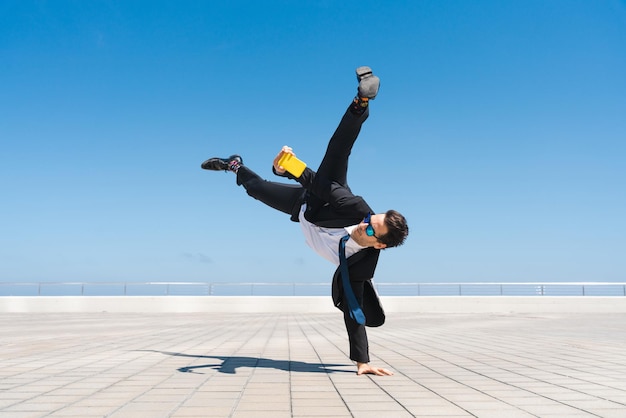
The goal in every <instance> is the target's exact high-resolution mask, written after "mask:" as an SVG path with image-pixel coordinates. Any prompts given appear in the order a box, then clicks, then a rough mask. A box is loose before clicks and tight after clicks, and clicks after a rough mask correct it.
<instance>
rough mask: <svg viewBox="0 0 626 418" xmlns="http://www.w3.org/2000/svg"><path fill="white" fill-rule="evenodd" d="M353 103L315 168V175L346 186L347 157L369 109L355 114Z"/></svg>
mask: <svg viewBox="0 0 626 418" xmlns="http://www.w3.org/2000/svg"><path fill="white" fill-rule="evenodd" d="M352 108H353V105H352V104H351V105H350V107H349V108H348V109H347V110H346V112H345V113H344V115H343V117H342V118H341V122H339V126H338V127H337V129H336V130H335V133H334V134H333V136H332V137H331V138H330V141H329V142H328V147H327V148H326V153H325V154H324V158H323V159H322V162H321V164H320V166H319V168H318V169H317V175H318V176H319V177H321V178H324V179H325V180H327V181H329V182H333V181H335V182H337V183H339V184H341V185H343V186H346V187H347V186H348V180H347V173H348V157H349V156H350V153H351V152H352V146H353V145H354V142H355V141H356V139H357V137H358V136H359V132H361V125H363V122H365V120H366V119H367V117H368V116H369V109H365V111H364V112H363V113H362V114H355V113H354V112H353V110H352Z"/></svg>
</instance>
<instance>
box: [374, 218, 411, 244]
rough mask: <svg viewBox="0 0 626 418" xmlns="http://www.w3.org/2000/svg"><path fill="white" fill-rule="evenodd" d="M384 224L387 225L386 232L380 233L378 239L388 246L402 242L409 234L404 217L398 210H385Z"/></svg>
mask: <svg viewBox="0 0 626 418" xmlns="http://www.w3.org/2000/svg"><path fill="white" fill-rule="evenodd" d="M385 225H386V226H387V233H386V234H384V235H381V236H380V237H379V238H378V241H380V242H382V243H383V244H386V245H387V247H388V248H391V247H398V246H400V245H402V244H404V240H405V239H406V237H407V236H408V235H409V226H408V225H407V224H406V218H405V217H404V216H402V214H401V213H400V212H397V211H395V210H393V209H391V210H388V211H387V212H385Z"/></svg>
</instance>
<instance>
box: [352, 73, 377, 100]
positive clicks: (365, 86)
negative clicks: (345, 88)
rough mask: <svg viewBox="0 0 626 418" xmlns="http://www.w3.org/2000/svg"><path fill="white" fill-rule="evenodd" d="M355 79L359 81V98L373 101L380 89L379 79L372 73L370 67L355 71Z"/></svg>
mask: <svg viewBox="0 0 626 418" xmlns="http://www.w3.org/2000/svg"><path fill="white" fill-rule="evenodd" d="M356 79H357V80H359V97H361V98H366V99H370V100H371V99H374V98H375V97H376V95H377V94H378V88H379V87H380V78H378V77H376V76H375V75H374V74H373V73H372V69H371V68H370V67H359V68H357V69H356Z"/></svg>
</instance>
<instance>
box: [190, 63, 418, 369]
mask: <svg viewBox="0 0 626 418" xmlns="http://www.w3.org/2000/svg"><path fill="white" fill-rule="evenodd" d="M356 73H357V80H358V81H359V87H358V94H357V96H356V97H355V99H354V100H353V101H352V103H351V104H350V106H349V107H348V109H347V110H346V112H345V114H344V116H343V118H342V119H341V122H340V123H339V126H338V127H337V130H336V131H335V133H334V134H333V136H332V137H331V139H330V141H329V143H328V148H327V149H326V154H325V155H324V159H323V160H322V163H321V164H320V166H319V168H318V170H317V172H315V171H313V170H311V169H310V168H308V167H306V168H305V169H304V171H303V172H302V173H301V174H300V175H299V176H298V177H296V176H294V175H293V174H291V173H289V172H288V171H286V170H285V168H284V167H282V166H280V165H279V160H280V158H281V157H282V156H283V155H284V154H291V155H292V156H294V157H295V154H294V153H293V150H292V149H291V148H290V147H287V146H285V147H283V149H282V150H281V151H280V153H279V154H278V155H277V156H276V158H275V159H274V163H273V167H272V170H273V172H274V174H276V175H278V176H282V177H287V178H289V179H292V180H295V181H297V182H298V183H299V184H285V183H277V182H271V181H267V180H264V179H262V178H261V177H259V176H258V175H257V174H256V173H254V172H253V171H252V170H250V169H249V168H248V167H246V166H245V165H243V160H242V158H241V157H240V156H239V155H232V156H230V157H228V158H210V159H208V160H206V161H205V162H204V163H202V168H203V169H205V170H213V171H222V170H223V171H232V172H234V173H235V174H236V175H237V184H238V185H241V186H243V187H244V188H245V189H246V192H247V193H248V194H249V195H250V196H252V197H253V198H255V199H257V200H260V201H261V202H263V203H265V204H266V205H268V206H270V207H272V208H274V209H277V210H279V211H281V212H284V213H286V214H289V215H291V220H292V221H294V222H299V223H300V225H301V228H302V231H303V233H304V236H305V239H306V242H307V244H308V245H309V246H310V247H311V248H313V249H314V250H315V251H316V252H317V253H318V254H319V255H321V256H322V257H324V258H326V259H327V260H329V261H330V262H332V263H333V264H335V265H336V266H338V268H337V270H336V271H335V274H334V276H333V300H334V303H335V306H337V307H338V308H339V309H341V310H342V311H343V313H344V322H345V324H346V330H347V332H348V339H349V342H350V359H351V360H353V361H355V362H356V363H357V374H359V375H361V374H366V373H369V374H376V375H381V376H382V375H391V374H393V373H392V372H390V371H389V370H386V369H384V368H380V367H374V366H371V365H370V364H369V361H370V359H369V347H368V341H367V334H366V330H365V326H380V325H382V324H383V323H384V321H385V314H384V312H383V310H382V307H381V305H380V301H379V299H378V296H377V294H376V292H375V290H374V287H373V285H372V282H371V279H372V278H373V277H374V271H375V270H376V264H377V263H378V256H379V254H380V250H382V249H384V248H389V247H395V246H399V245H402V244H403V243H404V240H405V239H406V237H407V235H408V232H409V229H408V226H407V224H406V219H405V218H404V216H402V215H401V214H400V213H398V212H396V211H394V210H389V211H387V212H386V213H381V214H374V211H372V209H371V208H370V207H369V205H368V204H367V203H366V202H365V200H363V198H362V197H360V196H356V195H354V194H353V193H352V191H351V190H350V188H349V187H348V184H347V170H348V157H349V156H350V152H351V150H352V146H353V145H354V142H355V141H356V139H357V136H358V134H359V132H360V130H361V125H362V124H363V122H365V120H366V119H367V117H368V116H369V102H370V100H372V99H374V98H375V97H376V95H377V94H378V87H379V84H380V80H379V78H378V77H376V76H375V75H374V74H372V71H371V69H370V68H369V67H359V68H357V70H356Z"/></svg>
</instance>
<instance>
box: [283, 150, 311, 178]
mask: <svg viewBox="0 0 626 418" xmlns="http://www.w3.org/2000/svg"><path fill="white" fill-rule="evenodd" d="M278 165H279V166H281V167H283V168H284V169H285V170H287V171H289V172H290V173H291V174H293V175H294V176H295V177H296V178H297V177H300V176H301V175H302V172H303V171H304V169H305V168H306V163H305V162H304V161H301V160H299V159H297V158H296V156H295V155H292V154H288V153H283V156H282V157H280V158H279V160H278Z"/></svg>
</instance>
